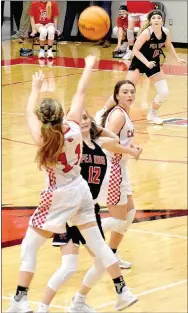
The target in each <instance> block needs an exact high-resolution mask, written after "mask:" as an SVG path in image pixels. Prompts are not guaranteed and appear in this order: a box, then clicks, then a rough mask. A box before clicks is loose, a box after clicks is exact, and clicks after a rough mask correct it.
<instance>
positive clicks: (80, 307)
mask: <svg viewBox="0 0 188 313" xmlns="http://www.w3.org/2000/svg"><path fill="white" fill-rule="evenodd" d="M68 312H69V313H74V312H82V313H83V312H84V313H87V312H88V313H95V312H96V311H94V310H93V309H92V308H90V307H89V306H88V305H87V304H86V303H85V302H84V300H80V301H79V300H76V301H74V298H72V302H71V305H70V307H69V308H68Z"/></svg>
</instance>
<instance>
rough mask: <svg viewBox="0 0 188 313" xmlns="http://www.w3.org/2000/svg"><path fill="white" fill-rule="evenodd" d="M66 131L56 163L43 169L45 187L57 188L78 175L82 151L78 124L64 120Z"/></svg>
mask: <svg viewBox="0 0 188 313" xmlns="http://www.w3.org/2000/svg"><path fill="white" fill-rule="evenodd" d="M66 124H67V125H68V129H67V131H66V132H65V133H64V147H63V151H62V153H61V154H60V155H59V158H58V160H59V161H58V163H57V164H56V165H55V166H53V167H49V168H47V169H46V168H45V169H43V171H44V173H45V175H46V183H47V187H53V188H58V187H61V186H64V185H67V184H69V183H71V182H72V181H73V180H74V179H75V178H77V177H78V176H79V175H80V159H81V153H82V134H81V131H80V126H79V125H78V124H77V123H76V122H73V121H66Z"/></svg>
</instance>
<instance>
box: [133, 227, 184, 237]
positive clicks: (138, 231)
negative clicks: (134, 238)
mask: <svg viewBox="0 0 188 313" xmlns="http://www.w3.org/2000/svg"><path fill="white" fill-rule="evenodd" d="M129 230H130V231H134V232H137V233H142V234H150V235H161V236H166V237H175V238H183V239H187V236H181V235H173V234H168V233H160V232H153V231H148V230H141V229H135V228H129V229H128V231H129Z"/></svg>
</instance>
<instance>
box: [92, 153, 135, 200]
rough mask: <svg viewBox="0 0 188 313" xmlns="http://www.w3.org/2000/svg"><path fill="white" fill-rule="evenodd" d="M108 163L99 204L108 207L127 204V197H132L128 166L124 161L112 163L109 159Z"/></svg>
mask: <svg viewBox="0 0 188 313" xmlns="http://www.w3.org/2000/svg"><path fill="white" fill-rule="evenodd" d="M107 161H108V163H107V164H108V167H107V172H106V175H105V178H104V181H103V183H102V186H101V191H100V193H99V197H98V203H99V204H103V205H107V206H108V205H123V204H127V202H128V199H127V197H128V196H130V195H132V190H131V185H130V182H129V176H128V169H127V166H126V164H125V162H124V160H121V161H120V162H112V159H109V158H107Z"/></svg>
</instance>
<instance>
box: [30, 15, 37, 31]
mask: <svg viewBox="0 0 188 313" xmlns="http://www.w3.org/2000/svg"><path fill="white" fill-rule="evenodd" d="M30 21H31V28H32V32H34V31H36V29H35V19H34V17H33V16H31V17H30Z"/></svg>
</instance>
